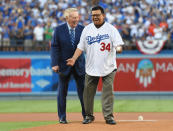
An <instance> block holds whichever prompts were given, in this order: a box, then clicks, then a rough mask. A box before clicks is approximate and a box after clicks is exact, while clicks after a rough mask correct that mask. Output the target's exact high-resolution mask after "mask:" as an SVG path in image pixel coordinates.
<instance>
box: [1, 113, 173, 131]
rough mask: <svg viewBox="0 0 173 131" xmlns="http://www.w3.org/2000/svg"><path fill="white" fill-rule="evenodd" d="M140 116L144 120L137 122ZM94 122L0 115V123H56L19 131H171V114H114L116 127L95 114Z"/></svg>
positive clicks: (76, 115)
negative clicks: (61, 121)
mask: <svg viewBox="0 0 173 131" xmlns="http://www.w3.org/2000/svg"><path fill="white" fill-rule="evenodd" d="M139 115H142V116H143V118H144V120H143V121H139V120H138V116H139ZM94 116H95V118H96V119H95V121H94V122H93V123H91V124H86V125H84V124H82V116H81V114H80V113H67V120H68V121H69V124H65V125H64V124H58V121H57V120H58V119H57V113H17V114H12V113H7V114H0V122H23V121H28V122H29V121H57V124H54V125H46V126H40V127H33V128H25V129H22V130H20V131H55V130H56V131H69V130H70V131H116V130H117V131H173V113H115V114H114V116H115V120H116V121H117V125H107V124H105V121H104V119H103V116H102V114H101V113H95V114H94Z"/></svg>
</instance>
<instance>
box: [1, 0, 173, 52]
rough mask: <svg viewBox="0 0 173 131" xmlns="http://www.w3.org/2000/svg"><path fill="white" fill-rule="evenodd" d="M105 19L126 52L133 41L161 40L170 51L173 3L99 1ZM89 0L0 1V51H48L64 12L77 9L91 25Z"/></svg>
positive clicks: (162, 0) (133, 45) (133, 47)
mask: <svg viewBox="0 0 173 131" xmlns="http://www.w3.org/2000/svg"><path fill="white" fill-rule="evenodd" d="M99 4H100V5H101V6H102V7H104V8H105V11H106V20H107V21H108V22H109V23H112V24H113V25H114V26H115V27H116V28H117V29H118V30H119V32H120V33H121V36H122V37H123V40H124V41H125V44H126V46H125V47H124V48H125V50H136V49H137V48H136V41H138V40H142V41H145V40H148V39H157V40H158V39H163V40H165V41H166V44H165V46H164V49H169V50H170V49H173V0H100V1H99ZM91 6H92V2H91V0H1V1H0V50H1V51H33V50H37V51H45V50H49V45H50V40H51V38H52V33H53V30H54V28H55V27H56V26H57V25H59V24H62V23H63V22H64V17H63V11H64V10H65V9H66V8H68V7H76V8H78V9H79V12H80V23H81V24H83V25H87V24H89V23H90V22H91V17H90V14H91V13H90V8H91Z"/></svg>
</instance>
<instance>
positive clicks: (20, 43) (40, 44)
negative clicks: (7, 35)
mask: <svg viewBox="0 0 173 131" xmlns="http://www.w3.org/2000/svg"><path fill="white" fill-rule="evenodd" d="M127 43H128V44H127ZM49 50H50V41H46V40H44V41H34V40H15V41H14V40H4V41H2V40H1V41H0V51H11V52H13V51H49ZM123 50H138V48H137V45H136V42H132V41H125V45H124V46H123ZM162 50H173V41H172V42H166V43H165V45H164V47H163V49H162Z"/></svg>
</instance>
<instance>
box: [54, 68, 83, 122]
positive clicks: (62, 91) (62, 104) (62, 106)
mask: <svg viewBox="0 0 173 131" xmlns="http://www.w3.org/2000/svg"><path fill="white" fill-rule="evenodd" d="M71 75H73V77H74V79H75V81H76V85H77V93H78V97H79V100H80V103H81V106H82V115H83V117H85V109H84V103H83V91H84V81H85V75H81V76H79V75H78V74H77V73H76V71H75V69H74V68H73V69H72V70H71V72H70V73H69V74H68V75H63V74H61V73H59V82H60V83H59V86H58V96H57V102H58V104H57V105H58V116H59V119H61V120H64V119H66V97H67V91H68V84H69V81H70V77H71Z"/></svg>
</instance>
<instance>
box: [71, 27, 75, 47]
mask: <svg viewBox="0 0 173 131" xmlns="http://www.w3.org/2000/svg"><path fill="white" fill-rule="evenodd" d="M70 37H71V43H72V45H73V46H74V40H75V36H74V29H70Z"/></svg>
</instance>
